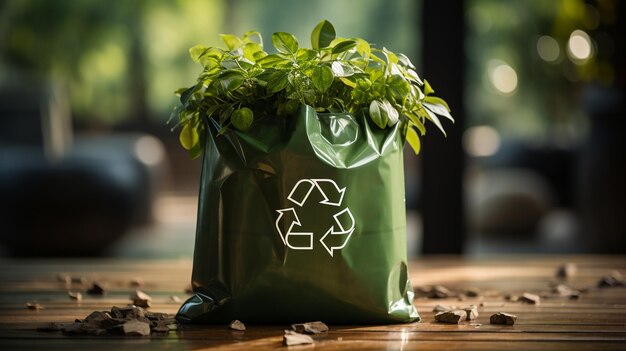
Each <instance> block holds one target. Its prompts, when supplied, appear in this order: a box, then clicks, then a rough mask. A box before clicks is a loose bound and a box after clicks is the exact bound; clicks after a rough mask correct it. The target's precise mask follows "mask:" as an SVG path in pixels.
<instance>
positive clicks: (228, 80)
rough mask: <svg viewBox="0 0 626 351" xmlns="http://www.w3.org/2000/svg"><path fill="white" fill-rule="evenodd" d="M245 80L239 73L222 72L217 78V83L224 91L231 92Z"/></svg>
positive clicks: (231, 71) (232, 71)
mask: <svg viewBox="0 0 626 351" xmlns="http://www.w3.org/2000/svg"><path fill="white" fill-rule="evenodd" d="M244 80H245V78H244V76H243V75H242V74H241V72H239V71H234V70H230V71H224V73H222V74H220V76H219V78H218V80H217V81H218V82H219V83H220V84H221V85H222V87H223V88H224V89H225V90H226V91H233V90H235V89H237V88H239V87H240V86H241V84H243V82H244Z"/></svg>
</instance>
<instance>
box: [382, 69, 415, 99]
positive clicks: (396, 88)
mask: <svg viewBox="0 0 626 351" xmlns="http://www.w3.org/2000/svg"><path fill="white" fill-rule="evenodd" d="M410 91H411V86H410V84H409V82H407V81H406V80H405V79H404V78H403V77H402V76H399V75H395V74H394V75H391V76H389V77H388V78H387V92H388V94H389V95H391V97H393V98H394V99H396V100H397V101H402V100H403V99H404V97H405V96H407V95H408V94H409V92H410Z"/></svg>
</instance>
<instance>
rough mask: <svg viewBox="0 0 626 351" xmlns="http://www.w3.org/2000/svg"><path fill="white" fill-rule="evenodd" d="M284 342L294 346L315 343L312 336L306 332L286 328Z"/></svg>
mask: <svg viewBox="0 0 626 351" xmlns="http://www.w3.org/2000/svg"><path fill="white" fill-rule="evenodd" d="M283 343H284V344H285V345H286V346H292V345H302V344H312V343H314V341H313V338H312V337H310V336H308V335H306V334H300V333H296V332H295V331H293V330H285V335H283Z"/></svg>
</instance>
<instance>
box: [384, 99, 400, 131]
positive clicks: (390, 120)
mask: <svg viewBox="0 0 626 351" xmlns="http://www.w3.org/2000/svg"><path fill="white" fill-rule="evenodd" d="M382 106H383V108H382V111H381V112H383V114H386V115H387V125H388V126H390V127H391V126H393V125H394V124H396V123H398V121H399V120H400V116H399V114H398V110H396V109H395V107H393V105H392V104H391V103H390V102H389V101H387V100H383V105H382Z"/></svg>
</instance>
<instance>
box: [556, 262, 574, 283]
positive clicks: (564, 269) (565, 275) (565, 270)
mask: <svg viewBox="0 0 626 351" xmlns="http://www.w3.org/2000/svg"><path fill="white" fill-rule="evenodd" d="M577 271H578V267H577V266H576V264H575V263H571V262H570V263H565V264H563V265H560V266H559V267H558V268H557V269H556V276H557V278H561V279H569V278H572V277H574V276H575V275H576V272H577Z"/></svg>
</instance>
